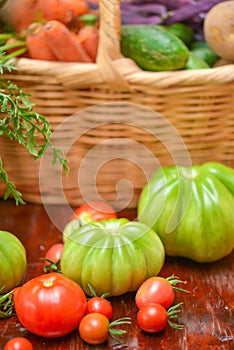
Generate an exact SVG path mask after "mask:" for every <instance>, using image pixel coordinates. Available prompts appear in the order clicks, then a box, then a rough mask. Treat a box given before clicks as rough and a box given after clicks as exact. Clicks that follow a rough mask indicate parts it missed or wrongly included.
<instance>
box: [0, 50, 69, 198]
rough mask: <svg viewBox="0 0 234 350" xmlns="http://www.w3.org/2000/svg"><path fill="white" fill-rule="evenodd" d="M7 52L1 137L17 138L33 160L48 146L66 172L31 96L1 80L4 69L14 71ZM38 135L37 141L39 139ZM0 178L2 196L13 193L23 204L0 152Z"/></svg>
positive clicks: (1, 57)
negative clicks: (3, 183)
mask: <svg viewBox="0 0 234 350" xmlns="http://www.w3.org/2000/svg"><path fill="white" fill-rule="evenodd" d="M10 58H11V57H9V55H5V54H4V53H3V52H0V108H1V113H3V114H4V115H3V116H1V117H0V137H1V136H2V135H5V136H7V137H8V138H9V139H10V140H12V141H13V140H15V141H17V142H18V143H19V144H20V145H22V146H23V147H25V148H26V149H27V150H28V152H29V153H30V154H32V155H33V156H34V157H35V159H38V158H40V157H42V156H43V154H44V153H45V151H46V149H47V148H48V147H51V149H52V151H53V163H55V162H57V161H59V162H60V163H61V164H62V166H63V169H64V171H65V172H67V171H68V165H67V160H66V159H65V158H64V157H63V154H62V151H61V150H60V149H58V148H56V147H54V146H53V144H52V142H51V141H50V137H51V135H52V132H51V128H50V123H49V121H48V120H47V119H46V117H44V116H42V115H40V114H38V113H36V112H35V111H34V110H33V107H34V105H33V103H32V102H30V99H29V97H30V95H29V94H26V93H25V92H23V91H22V90H21V89H20V88H19V87H18V86H17V85H15V84H13V83H12V82H11V81H7V82H6V81H4V80H3V79H1V75H2V74H3V71H4V70H5V69H7V70H8V71H12V70H16V69H17V68H16V67H15V66H14V65H13V63H11V61H10ZM39 137H40V143H39V142H38V140H39ZM0 181H4V182H5V184H6V192H5V196H4V199H7V198H8V197H9V196H13V198H14V199H15V202H16V204H18V203H24V201H23V199H22V195H21V193H20V192H18V191H17V190H16V188H15V185H14V183H12V182H11V181H10V180H9V179H8V176H7V173H6V171H5V170H4V164H3V162H2V159H1V155H0Z"/></svg>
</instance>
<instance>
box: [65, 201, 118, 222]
mask: <svg viewBox="0 0 234 350" xmlns="http://www.w3.org/2000/svg"><path fill="white" fill-rule="evenodd" d="M111 218H117V213H116V211H115V210H114V208H113V207H112V206H111V205H110V204H108V203H106V202H102V201H91V202H88V203H85V204H83V205H81V206H79V207H78V208H77V209H76V210H75V211H74V213H73V215H72V216H71V217H70V219H69V221H72V220H79V221H80V223H81V225H84V224H86V223H88V222H91V221H101V220H108V219H111Z"/></svg>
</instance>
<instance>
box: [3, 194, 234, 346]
mask: <svg viewBox="0 0 234 350" xmlns="http://www.w3.org/2000/svg"><path fill="white" fill-rule="evenodd" d="M52 210H54V213H55V215H57V217H58V218H59V220H60V224H61V225H65V223H66V221H67V216H66V215H65V214H64V213H65V211H64V208H63V207H61V206H56V207H54V208H52ZM119 216H122V217H128V218H129V219H134V218H135V216H136V213H135V212H134V211H125V212H121V213H119ZM52 221H53V220H51V219H50V217H49V216H48V214H47V212H46V210H45V209H44V207H43V206H42V205H37V204H29V203H27V204H26V205H20V206H16V205H15V204H14V202H13V201H3V200H0V229H2V230H8V231H10V232H12V233H14V234H15V235H16V236H17V237H18V238H19V239H20V240H21V242H22V243H23V244H24V246H25V248H26V251H27V259H28V268H27V272H26V275H25V279H24V280H25V281H26V280H28V279H29V278H32V277H34V276H36V275H38V274H41V273H43V265H42V264H43V262H42V260H40V258H42V257H44V254H45V252H46V251H47V250H48V248H49V247H50V246H51V245H52V244H54V243H57V242H60V241H61V237H62V236H61V232H60V229H59V228H58V227H57V225H54V223H53V222H52ZM233 258H234V253H232V254H230V255H229V256H228V257H226V258H224V259H222V260H220V261H218V262H215V263H212V264H199V263H195V262H193V261H190V260H188V259H182V258H168V257H167V258H166V262H165V265H164V267H163V269H162V270H161V272H160V275H162V276H164V277H167V276H170V275H172V274H175V275H177V276H179V277H180V278H181V279H182V280H186V281H187V285H186V288H187V289H189V290H190V294H187V293H181V292H180V293H179V292H178V293H177V294H176V300H175V302H183V303H184V304H183V305H182V307H181V313H180V316H179V318H178V322H179V323H182V324H184V329H183V330H174V329H172V328H170V327H169V326H167V328H166V329H165V331H163V332H161V333H158V334H155V335H149V334H146V333H144V332H142V331H141V330H140V329H139V328H138V326H137V324H136V313H137V308H136V305H135V303H134V293H128V294H125V295H122V296H120V297H115V298H111V301H112V304H113V307H114V315H113V318H114V319H116V318H119V317H123V316H130V317H131V318H132V324H131V325H128V326H126V330H127V334H126V335H124V336H123V337H122V340H123V341H124V342H126V343H127V347H126V348H127V349H132V350H133V349H134V350H138V349H146V350H151V349H152V350H153V349H157V350H160V349H165V350H174V349H175V350H185V349H186V350H187V349H188V350H228V349H234V331H233V329H234V260H233ZM15 336H23V337H26V338H28V339H29V340H30V341H31V342H32V344H33V346H34V349H36V350H41V349H60V350H63V349H66V350H76V349H85V350H86V349H87V350H89V349H118V348H119V347H118V346H116V343H114V342H113V341H112V340H110V341H109V342H108V343H106V344H103V345H101V346H88V345H87V344H85V343H84V342H82V341H81V340H80V338H79V335H78V333H77V332H76V331H74V332H72V333H71V334H69V335H67V336H65V337H61V338H57V339H46V338H41V337H38V336H36V335H34V334H31V333H29V332H28V331H27V330H26V329H25V328H23V327H22V326H21V324H20V323H19V321H18V320H17V317H16V316H13V317H11V318H9V319H7V320H0V349H3V348H4V345H5V343H6V342H7V341H8V340H9V339H10V338H12V337H15Z"/></svg>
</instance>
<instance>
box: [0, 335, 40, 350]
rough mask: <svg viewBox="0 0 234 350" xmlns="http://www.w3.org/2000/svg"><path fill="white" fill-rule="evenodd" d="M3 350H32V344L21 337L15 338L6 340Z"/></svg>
mask: <svg viewBox="0 0 234 350" xmlns="http://www.w3.org/2000/svg"><path fill="white" fill-rule="evenodd" d="M4 350H33V346H32V343H31V342H30V341H29V340H28V339H26V338H23V337H15V338H12V339H11V340H8V342H7V343H6V345H5V346H4Z"/></svg>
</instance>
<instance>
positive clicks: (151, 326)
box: [137, 303, 168, 333]
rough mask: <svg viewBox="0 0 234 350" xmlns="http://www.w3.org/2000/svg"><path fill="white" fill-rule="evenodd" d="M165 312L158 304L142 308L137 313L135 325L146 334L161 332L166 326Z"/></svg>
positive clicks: (166, 317)
mask: <svg viewBox="0 0 234 350" xmlns="http://www.w3.org/2000/svg"><path fill="white" fill-rule="evenodd" d="M167 320H168V316H167V310H166V309H165V308H164V307H163V306H162V305H160V304H153V303H152V304H148V305H145V306H142V307H141V308H140V309H139V310H138V312H137V324H138V326H139V327H140V328H141V329H142V330H143V331H145V332H147V333H156V332H161V331H162V330H163V329H164V328H165V327H166V325H167Z"/></svg>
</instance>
